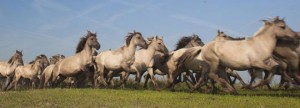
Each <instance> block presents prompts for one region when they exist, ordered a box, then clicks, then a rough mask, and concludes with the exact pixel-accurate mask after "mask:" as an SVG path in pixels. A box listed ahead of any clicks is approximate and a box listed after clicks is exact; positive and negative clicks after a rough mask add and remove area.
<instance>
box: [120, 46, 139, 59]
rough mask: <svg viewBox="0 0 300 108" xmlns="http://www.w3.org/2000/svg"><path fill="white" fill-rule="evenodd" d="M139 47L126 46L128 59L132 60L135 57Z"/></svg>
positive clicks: (125, 50)
mask: <svg viewBox="0 0 300 108" xmlns="http://www.w3.org/2000/svg"><path fill="white" fill-rule="evenodd" d="M136 47H137V45H134V44H129V46H127V45H126V46H125V47H124V49H123V51H124V53H123V54H124V55H125V57H126V58H132V57H134V54H135V50H136Z"/></svg>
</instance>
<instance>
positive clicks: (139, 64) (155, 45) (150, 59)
mask: <svg viewBox="0 0 300 108" xmlns="http://www.w3.org/2000/svg"><path fill="white" fill-rule="evenodd" d="M156 52H161V53H163V54H167V53H169V51H168V49H167V48H166V46H165V44H164V43H163V40H162V39H161V38H159V37H157V36H155V37H152V38H148V48H147V49H140V50H138V51H137V52H136V53H135V61H134V63H133V65H131V69H132V70H134V71H132V72H129V73H133V74H136V82H137V83H139V82H140V80H141V75H143V74H144V73H145V71H147V72H148V73H149V75H150V77H151V80H152V83H153V84H154V86H155V87H156V88H157V89H158V86H157V83H156V81H155V78H154V74H153V66H154V55H155V53H156ZM127 78H128V75H127V76H125V79H126V80H127Z"/></svg>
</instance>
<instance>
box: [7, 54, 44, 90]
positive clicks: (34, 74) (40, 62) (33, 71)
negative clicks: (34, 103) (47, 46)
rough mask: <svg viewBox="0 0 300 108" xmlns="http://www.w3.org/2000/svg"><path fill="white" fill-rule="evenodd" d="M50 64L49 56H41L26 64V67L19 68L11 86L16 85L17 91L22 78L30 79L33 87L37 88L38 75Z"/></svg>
mask: <svg viewBox="0 0 300 108" xmlns="http://www.w3.org/2000/svg"><path fill="white" fill-rule="evenodd" d="M48 64H49V61H48V59H47V56H45V55H44V54H41V55H39V56H37V57H36V58H35V60H34V61H32V62H30V63H29V64H26V65H24V66H19V67H17V68H16V70H15V77H14V80H13V81H12V83H11V84H14V89H15V90H16V89H17V84H18V82H19V80H20V78H27V79H29V80H30V81H31V82H32V84H34V85H32V87H34V86H35V84H36V82H37V81H38V75H39V74H40V73H41V72H42V71H43V69H44V68H45V66H47V65H48Z"/></svg>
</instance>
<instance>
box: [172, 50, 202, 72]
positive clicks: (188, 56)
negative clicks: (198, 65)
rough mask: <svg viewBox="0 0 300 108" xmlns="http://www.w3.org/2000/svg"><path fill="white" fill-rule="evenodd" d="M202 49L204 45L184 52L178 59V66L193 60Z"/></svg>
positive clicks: (180, 66)
mask: <svg viewBox="0 0 300 108" xmlns="http://www.w3.org/2000/svg"><path fill="white" fill-rule="evenodd" d="M201 51H202V47H201V48H200V49H198V48H197V49H194V48H191V49H188V50H187V51H186V52H184V53H183V54H182V55H181V56H180V57H179V58H178V59H177V64H176V66H177V67H178V68H182V67H184V65H185V64H187V63H188V62H190V61H192V60H193V59H194V58H195V57H196V56H197V55H198V54H199V53H200V52H201Z"/></svg>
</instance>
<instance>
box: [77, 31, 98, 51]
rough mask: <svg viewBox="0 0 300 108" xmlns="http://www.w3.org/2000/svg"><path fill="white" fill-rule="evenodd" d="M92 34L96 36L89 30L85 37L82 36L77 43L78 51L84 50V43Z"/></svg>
mask: <svg viewBox="0 0 300 108" xmlns="http://www.w3.org/2000/svg"><path fill="white" fill-rule="evenodd" d="M91 36H96V34H94V33H91V32H90V31H88V33H87V35H86V36H85V37H82V38H80V41H79V43H78V44H77V48H76V53H79V52H81V51H82V50H83V48H84V45H85V43H86V41H87V39H88V38H89V37H91Z"/></svg>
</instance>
